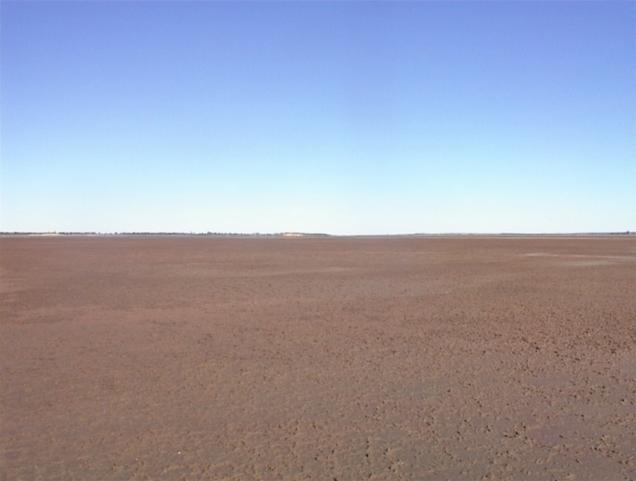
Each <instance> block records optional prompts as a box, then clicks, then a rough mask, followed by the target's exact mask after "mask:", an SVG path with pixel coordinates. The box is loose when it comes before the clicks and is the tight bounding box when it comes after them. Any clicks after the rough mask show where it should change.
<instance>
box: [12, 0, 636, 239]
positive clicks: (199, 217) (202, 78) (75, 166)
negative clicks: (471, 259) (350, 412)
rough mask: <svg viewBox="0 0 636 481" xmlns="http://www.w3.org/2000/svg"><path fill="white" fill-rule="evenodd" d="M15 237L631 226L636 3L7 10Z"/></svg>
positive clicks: (130, 5)
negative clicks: (17, 232)
mask: <svg viewBox="0 0 636 481" xmlns="http://www.w3.org/2000/svg"><path fill="white" fill-rule="evenodd" d="M0 17H1V31H0V40H1V78H0V80H1V84H0V89H1V90H0V91H1V98H0V101H1V102H0V104H1V105H0V109H1V110H0V113H1V122H2V123H1V137H2V139H1V141H2V143H1V167H0V176H1V178H0V230H4V231H14V230H20V231H27V230H28V231H33V230H36V231H53V230H58V231H63V230H82V231H83V230H96V231H141V230H147V231H233V232H256V231H260V232H277V231H309V232H328V233H334V234H362V233H367V234H381V233H410V232H502V231H503V232H512V231H515V232H572V231H616V230H621V231H624V230H628V229H629V230H636V2H634V1H625V2H620V1H615V2H612V1H609V2H600V1H599V2H576V1H573V2H561V1H555V2H516V1H508V2H497V1H495V2H392V3H381V2H335V1H332V2H327V1H325V2H322V1H317V2H272V3H269V2H231V3H230V2H228V3H223V2H193V3H188V2H176V1H175V2H85V3H80V2H73V3H57V2H52V1H51V2H13V1H3V2H2V4H1V6H0Z"/></svg>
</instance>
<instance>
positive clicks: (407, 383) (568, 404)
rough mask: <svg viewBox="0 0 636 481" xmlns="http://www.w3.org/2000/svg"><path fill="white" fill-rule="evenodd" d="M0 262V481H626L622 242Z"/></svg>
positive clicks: (628, 387) (107, 250) (634, 377)
mask: <svg viewBox="0 0 636 481" xmlns="http://www.w3.org/2000/svg"><path fill="white" fill-rule="evenodd" d="M0 256H1V261H0V268H1V271H0V275H1V282H2V284H1V286H0V343H1V344H0V348H1V352H0V360H1V369H2V371H1V386H0V388H1V389H0V403H1V404H0V406H1V423H2V424H1V438H0V439H1V442H0V448H1V452H0V479H6V480H25V481H35V480H60V481H62V480H63V481H72V480H128V479H130V480H160V479H161V480H198V479H209V480H271V481H280V480H309V479H314V480H328V481H336V480H337V481H346V480H351V481H358V480H446V479H448V480H471V481H472V480H481V479H484V480H594V481H599V480H634V479H636V240H635V239H634V238H626V237H615V238H501V237H492V238H473V237H470V238H300V239H284V238H266V239H263V238H260V239H256V238H197V237H175V238H165V237H164V238H160V237H147V238H145V237H117V238H107V237H96V238H86V237H73V238H71V237H66V238H17V237H16V238H3V239H0Z"/></svg>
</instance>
